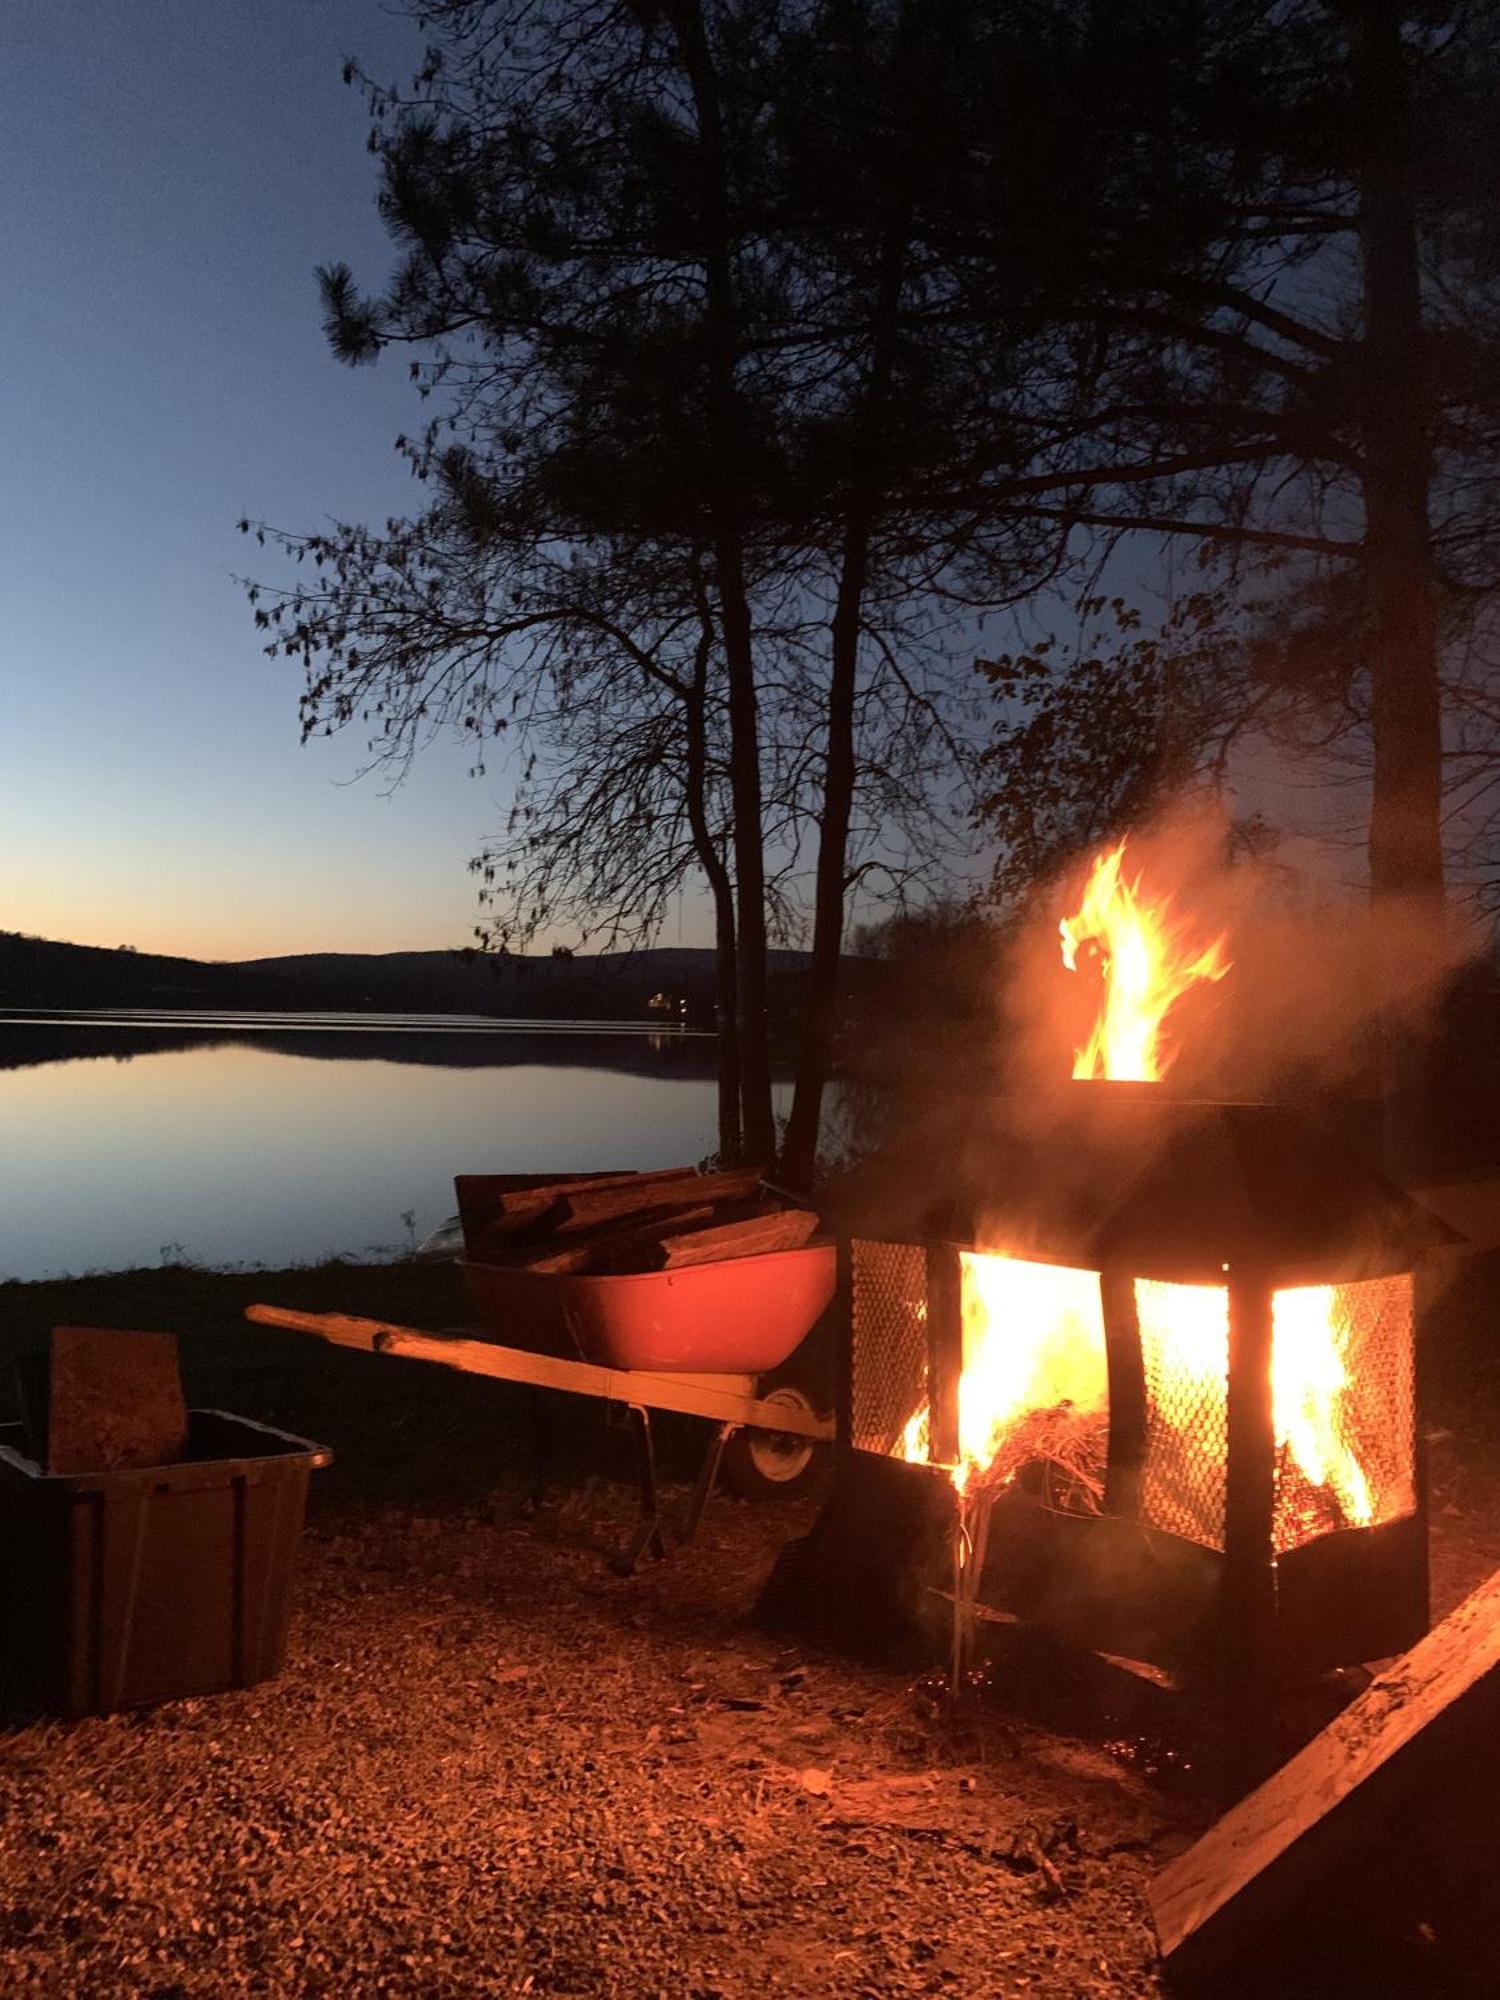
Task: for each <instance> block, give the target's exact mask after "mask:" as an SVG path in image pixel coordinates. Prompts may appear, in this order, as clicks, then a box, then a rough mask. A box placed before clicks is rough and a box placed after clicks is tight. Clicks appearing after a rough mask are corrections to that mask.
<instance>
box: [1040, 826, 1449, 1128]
mask: <svg viewBox="0 0 1500 2000" xmlns="http://www.w3.org/2000/svg"><path fill="white" fill-rule="evenodd" d="M1093 859H1094V856H1093V854H1092V853H1089V854H1086V855H1083V856H1080V857H1079V860H1078V862H1077V864H1076V865H1075V866H1074V867H1073V868H1072V869H1070V870H1068V871H1066V872H1065V873H1064V874H1063V875H1061V876H1060V877H1059V878H1057V879H1056V880H1054V881H1052V882H1050V883H1048V884H1047V885H1045V887H1044V888H1043V889H1042V890H1041V892H1039V894H1038V896H1037V897H1036V899H1035V902H1034V905H1033V907H1032V909H1031V910H1030V912H1028V915H1027V919H1026V921H1025V922H1024V923H1023V924H1022V925H1021V926H1020V928H1019V931H1018V935H1017V943H1016V948H1015V952H1014V955H1013V959H1012V970H1011V976H1010V979H1009V982H1008V987H1007V991H1006V993H1005V996H1004V1027H1003V1033H1004V1038H1005V1050H1004V1066H1005V1070H1006V1074H1007V1081H1008V1086H1009V1088H1010V1089H1012V1090H1013V1091H1017V1092H1023V1093H1031V1092H1035V1091H1043V1092H1045V1091H1048V1090H1050V1089H1052V1088H1055V1087H1056V1086H1057V1085H1058V1084H1059V1083H1060V1082H1062V1081H1063V1080H1064V1079H1066V1078H1067V1077H1068V1076H1069V1075H1070V1074H1071V1071H1072V1065H1073V1059H1074V1055H1075V1053H1076V1051H1078V1050H1079V1049H1081V1048H1082V1047H1084V1045H1085V1044H1086V1042H1087V1040H1088V1036H1089V1033H1090V1031H1091V1029H1092V1027H1093V1023H1094V1020H1095V1017H1096V1013H1097V1009H1098V1006H1099V1003H1100V999H1101V993H1102V980H1103V968H1102V966H1101V964H1100V963H1099V961H1098V959H1097V957H1094V958H1092V959H1090V960H1088V961H1086V962H1085V961H1081V962H1080V964H1079V967H1078V969H1077V970H1076V971H1069V970H1068V968H1067V967H1066V966H1065V964H1064V963H1063V955H1062V950H1061V945H1060V940H1059V934H1058V923H1059V919H1060V918H1061V917H1063V916H1064V915H1067V914H1068V913H1070V912H1072V911H1073V910H1076V909H1077V907H1078V903H1079V898H1080V894H1081V889H1082V884H1083V881H1084V878H1085V876H1086V874H1087V871H1088V868H1089V865H1090V864H1091V862H1092V860H1093ZM1122 873H1123V875H1124V877H1125V878H1126V879H1127V880H1128V881H1130V882H1132V883H1137V882H1138V883H1139V888H1140V894H1141V896H1142V898H1143V899H1144V900H1146V901H1147V902H1150V903H1153V904H1156V903H1160V902H1162V901H1166V902H1168V903H1169V905H1170V918H1171V921H1172V923H1173V924H1174V925H1176V926H1178V927H1180V930H1181V934H1182V936H1183V938H1184V940H1185V942H1187V943H1188V944H1190V945H1191V946H1192V947H1193V948H1194V949H1204V948H1206V947H1207V946H1209V945H1210V944H1212V943H1213V941H1214V940H1215V939H1217V938H1220V937H1222V938H1223V939H1224V953H1225V956H1226V957H1227V959H1228V961H1229V967H1230V969H1229V972H1228V974H1227V975H1226V976H1225V977H1224V978H1223V979H1221V980H1217V981H1209V980H1204V981H1200V982H1197V983H1195V984H1193V985H1192V986H1190V987H1189V988H1188V989H1187V990H1186V991H1185V992H1184V993H1183V995H1182V996H1181V998H1180V999H1179V1000H1178V1001H1177V1002H1176V1003H1175V1005H1174V1006H1173V1007H1172V1009H1171V1011H1170V1013H1169V1014H1168V1015H1167V1017H1166V1019H1165V1023H1164V1030H1163V1040H1164V1048H1165V1053H1166V1058H1167V1067H1166V1069H1165V1074H1164V1077H1163V1085H1164V1087H1165V1089H1166V1090H1167V1091H1168V1092H1169V1093H1170V1094H1171V1095H1172V1096H1174V1097H1199V1096H1202V1097H1218V1098H1266V1099H1282V1100H1288V1099H1289V1100H1292V1101H1296V1100H1297V1099H1298V1098H1300V1097H1301V1096H1302V1095H1303V1094H1305V1093H1308V1092H1311V1093H1314V1094H1325V1093H1328V1094H1331V1093H1333V1092H1348V1091H1357V1092H1360V1093H1365V1092H1369V1093H1371V1094H1373V1093H1374V1092H1375V1090H1376V1089H1377V1088H1378V1077H1379V1069H1380V1055H1381V1048H1382V1044H1383V1041H1384V1038H1385V1037H1386V1036H1388V1035H1389V1034H1390V1033H1391V1032H1392V1031H1393V1030H1401V1031H1404V1032H1406V1033H1414V1034H1420V1033H1422V1032H1423V1031H1425V1030H1427V1029H1429V1028H1430V1027H1431V1025H1432V1024H1433V1021H1434V1019H1435V1016H1436V1013H1437V1010H1438V1007H1439V1005H1440V1003H1441V1000H1442V997H1443V993H1444V990H1445V987H1446V985H1447V983H1448V981H1449V980H1450V978H1451V976H1452V975H1453V973H1454V972H1455V971H1456V970H1457V969H1458V967H1459V966H1460V965H1462V964H1463V963H1465V961H1467V960H1470V959H1472V958H1474V957H1475V956H1476V955H1477V953H1478V950H1479V940H1478V938H1477V936H1476V934H1475V933H1474V931H1473V929H1472V928H1471V927H1470V926H1468V925H1467V924H1465V923H1464V922H1462V921H1461V920H1458V919H1454V920H1452V921H1450V922H1448V923H1446V924H1444V925H1436V924H1434V923H1433V921H1432V918H1431V916H1430V914H1429V912H1428V911H1426V910H1425V909H1420V908H1417V907H1415V906H1412V905H1408V904H1403V903H1399V902H1393V901H1384V902H1373V903H1372V902H1371V901H1369V900H1368V899H1364V900H1359V901H1356V900H1354V899H1353V898H1351V897H1342V898H1341V897H1339V896H1337V895H1336V894H1333V893H1331V892H1330V891H1329V890H1327V889H1326V888H1325V887H1323V886H1321V885H1317V886H1315V885H1312V884H1310V883H1309V882H1308V880H1307V879H1306V878H1305V877H1302V876H1300V875H1299V874H1297V873H1296V872H1295V871H1293V870H1291V869H1289V868H1288V867H1286V866H1285V865H1283V864H1281V863H1279V861H1278V859H1277V857H1276V854H1275V851H1274V849H1272V850H1271V851H1270V852H1265V851H1262V852H1259V853H1246V852H1244V851H1243V842H1242V841H1240V840H1239V839H1238V838H1237V837H1236V834H1235V831H1234V829H1233V828H1232V827H1231V826H1230V824H1229V822H1228V820H1227V818H1226V816H1225V815H1224V814H1223V812H1222V811H1220V810H1218V809H1217V808H1216V807H1212V806H1204V805H1202V804H1195V805H1192V806H1188V807H1183V808H1179V809H1177V810H1175V811H1172V812H1170V813H1168V814H1166V815H1164V816H1162V817H1160V818H1158V819H1156V820H1155V821H1153V822H1151V823H1150V824H1148V825H1146V826H1144V827H1142V828H1140V829H1138V830H1137V831H1135V832H1132V833H1131V834H1130V835H1129V837H1128V842H1127V845H1126V849H1125V856H1124V865H1123V870H1122Z"/></svg>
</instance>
